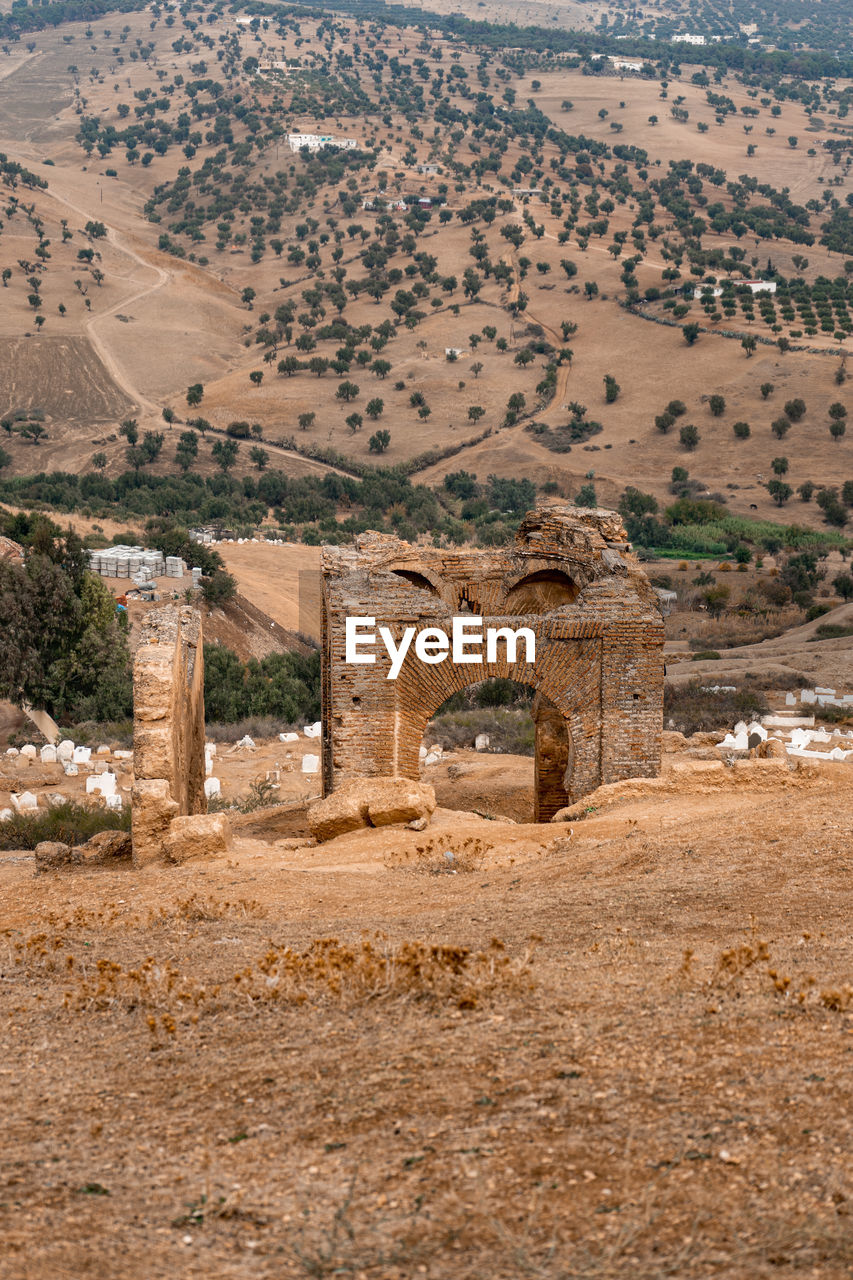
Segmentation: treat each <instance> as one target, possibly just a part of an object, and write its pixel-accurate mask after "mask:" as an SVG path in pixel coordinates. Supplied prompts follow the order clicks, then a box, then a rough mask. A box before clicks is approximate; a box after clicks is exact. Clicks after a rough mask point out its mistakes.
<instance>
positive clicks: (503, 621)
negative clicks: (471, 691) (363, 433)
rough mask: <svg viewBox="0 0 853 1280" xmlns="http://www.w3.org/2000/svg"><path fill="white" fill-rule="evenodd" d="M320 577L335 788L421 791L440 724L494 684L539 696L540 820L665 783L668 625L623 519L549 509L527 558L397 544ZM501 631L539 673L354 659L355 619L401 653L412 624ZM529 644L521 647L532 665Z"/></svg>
mask: <svg viewBox="0 0 853 1280" xmlns="http://www.w3.org/2000/svg"><path fill="white" fill-rule="evenodd" d="M321 572H322V579H323V601H322V608H323V614H322V660H323V667H322V691H323V789H324V794H325V795H328V794H329V793H331V792H332V791H333V790H334V789H335V787H337V786H339V785H340V784H341V783H342V782H344V781H346V780H349V779H351V778H357V777H376V776H388V775H399V776H402V777H407V778H417V777H418V771H419V760H418V755H419V749H420V746H421V742H422V740H423V736H424V732H425V730H426V727H427V724H428V722H429V720H430V718H431V717H432V716H433V715H434V714H435V712H436V711H437V710H438V708H439V707H440V706H441V705H442V703H443V702H445V701H446V699H447V698H449V697H450V695H451V694H452V693H455V692H456V691H457V690H461V689H463V688H465V687H466V686H467V685H470V684H474V683H477V682H479V681H481V680H486V679H489V678H491V677H495V676H503V677H507V678H509V679H511V680H515V681H517V682H518V683H520V684H526V685H529V686H530V687H531V688H532V689H533V690H534V691H535V695H536V696H535V698H534V702H533V716H534V720H535V722H536V784H535V818H536V820H537V821H542V822H544V821H547V820H548V819H549V818H551V817H552V816H553V815H554V814H555V813H556V812H557V810H558V809H560V808H562V807H563V806H564V805H566V804H571V803H573V802H574V801H576V800H578V799H580V798H581V797H582V796H584V795H587V794H589V792H590V791H593V790H594V789H595V788H596V787H598V786H600V785H601V784H602V783H605V782H616V781H618V780H620V779H622V778H636V777H653V776H655V775H656V774H657V773H658V772H659V770H660V750H661V729H662V705H663V676H664V665H663V643H664V628H663V622H662V619H661V614H660V608H659V605H658V601H657V597H656V595H655V592H654V590H653V589H652V587H651V586H650V584H649V582H648V579H647V578H646V576H645V574H644V573H643V571H642V569H641V568H640V566H639V564H638V563H637V561H636V560H635V558H634V557H633V556H632V555H631V554H630V547H629V544H628V540H627V536H626V533H625V529H624V526H623V524H622V521H621V519H620V517H619V516H618V515H617V514H616V513H614V512H612V511H604V510H589V509H587V508H583V507H573V506H567V505H559V506H558V505H547V506H541V507H537V508H536V509H535V510H534V511H531V512H530V513H529V514H528V515H527V516H526V517H525V518H524V520H523V521H522V523H521V525H520V527H519V530H518V534H517V536H516V542H515V545H514V546H511V547H505V548H499V549H495V550H485V551H479V550H477V551H472V550H460V551H443V550H441V549H438V548H435V547H422V546H414V545H411V544H409V543H407V542H402V541H400V540H399V539H397V538H394V537H391V536H388V535H387V534H378V533H367V534H363V535H361V536H360V537H359V538H357V540H356V542H355V545H354V546H347V547H324V548H323V552H322V561H321ZM466 613H468V614H475V615H477V616H481V617H482V618H483V630H484V631H485V629H486V628H487V627H512V628H513V629H517V628H519V627H522V626H524V627H529V628H530V629H531V630H532V631H533V632H534V634H535V636H536V660H535V663H533V664H526V663H523V662H518V663H514V664H510V663H508V662H507V661H506V649H505V645H504V644H503V643H501V644H500V645H499V649H498V661H496V662H494V663H486V662H485V661H484V662H483V663H482V664H473V665H470V666H462V665H457V664H454V663H453V661H452V659H451V657H450V656H448V657H447V659H446V660H445V661H444V662H442V663H440V664H437V665H434V666H430V665H427V664H425V663H422V662H421V661H420V660H419V659H418V658H417V656H416V655H415V653H414V645H412V647H411V649H410V651H409V653H408V654H407V655H406V658H405V660H404V662H403V666H402V669H401V671H400V674H399V676H398V678H397V679H396V680H388V679H387V674H388V669H389V667H390V659H389V657H388V655H387V653H386V651H385V648H384V646H383V645H382V644H381V642H380V643H377V645H376V646H375V648H374V649H373V650H372V651H373V652H374V653H375V654H376V662H375V664H373V665H359V666H356V665H352V664H347V663H346V662H345V661H344V656H345V633H344V627H345V622H346V618H347V617H352V616H368V617H374V618H375V619H376V626H377V628H378V627H379V626H387V627H389V629H390V630H391V632H392V633H393V635H394V637H395V640H399V638H400V636H401V635H402V633H403V631H404V629H405V628H406V627H407V626H415V627H417V628H418V629H421V628H423V627H426V626H435V627H441V628H442V629H443V630H444V631H446V632H447V633H448V634H450V632H451V630H452V619H453V617H454V616H457V615H461V614H466ZM524 653H525V648H524V644H523V641H522V642H520V644H519V648H518V654H519V656H522V655H524Z"/></svg>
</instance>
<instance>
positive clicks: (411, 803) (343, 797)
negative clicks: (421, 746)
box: [308, 778, 435, 842]
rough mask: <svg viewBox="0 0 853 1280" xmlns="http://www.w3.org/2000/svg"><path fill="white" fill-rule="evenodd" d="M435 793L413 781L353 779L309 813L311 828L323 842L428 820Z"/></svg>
mask: <svg viewBox="0 0 853 1280" xmlns="http://www.w3.org/2000/svg"><path fill="white" fill-rule="evenodd" d="M434 809H435V792H434V791H433V789H432V787H430V786H428V785H427V784H426V783H423V782H414V781H412V779H411V778H351V779H350V780H349V782H344V783H342V784H341V786H340V787H338V789H337V790H336V791H334V792H333V793H332V794H331V795H330V796H326V798H325V799H324V800H318V801H317V802H316V803H315V804H313V805H311V807H310V808H309V810H308V829H309V830H310V832H311V834H312V835H313V836H314V837H315V839H317V840H319V841H320V842H323V841H325V840H333V839H334V838H335V837H336V836H340V835H346V833H347V832H349V831H357V830H358V829H359V828H360V827H371V826H372V827H385V826H392V825H394V824H400V825H402V824H405V823H409V822H417V821H419V820H421V819H424V820H425V823H424V825H426V820H428V819H429V818H430V817H431V816H432V813H433V811H434Z"/></svg>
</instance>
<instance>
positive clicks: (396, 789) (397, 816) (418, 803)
mask: <svg viewBox="0 0 853 1280" xmlns="http://www.w3.org/2000/svg"><path fill="white" fill-rule="evenodd" d="M434 810H435V791H434V790H433V789H432V787H430V786H428V785H427V784H426V783H424V782H412V781H411V780H410V779H408V778H372V779H371V780H370V782H369V784H368V791H367V816H368V819H369V820H370V825H371V826H373V827H387V826H392V825H393V824H395V823H398V822H399V823H402V822H415V821H417V820H418V819H420V818H430V817H431V816H432V814H433V811H434Z"/></svg>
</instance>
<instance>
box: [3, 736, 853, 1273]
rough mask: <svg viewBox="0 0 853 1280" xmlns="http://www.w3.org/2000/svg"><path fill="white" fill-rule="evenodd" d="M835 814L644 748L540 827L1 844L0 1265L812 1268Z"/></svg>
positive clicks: (822, 1206) (832, 1269)
mask: <svg viewBox="0 0 853 1280" xmlns="http://www.w3.org/2000/svg"><path fill="white" fill-rule="evenodd" d="M484 792H485V793H486V794H487V787H484ZM851 821H853V789H851V786H850V773H849V770H847V771H845V766H837V767H836V768H835V769H827V768H821V769H820V770H818V769H807V770H800V771H798V772H789V771H788V770H787V767H786V766H784V765H782V766H781V767H779V766H774V765H771V764H769V763H768V764H764V763H763V762H761V763H760V764H759V763H755V764H749V765H739V766H738V767H737V768H735V769H733V770H723V769H718V770H717V772H716V773H714V772H713V771H709V770H708V767H707V765H703V764H702V763H700V762H685V763H684V764H682V765H680V766H679V764H678V761H677V760H676V761H675V762H674V764H673V767H671V768H670V769H669V770H668V772H667V773H666V774H665V775H664V778H663V779H662V781H661V782H660V783H659V784H656V785H653V786H651V787H649V786H638V785H636V784H629V785H627V786H626V787H625V788H624V789H623V790H622V791H621V793H620V791H619V790H617V793H616V795H611V796H610V798H609V799H605V797H603V796H600V797H593V798H591V800H590V812H589V813H588V814H587V816H586V817H585V818H584V819H582V820H576V821H574V822H573V823H572V824H571V828H570V827H569V826H567V825H564V824H563V825H552V826H547V827H532V826H524V825H511V824H506V823H498V822H489V821H486V820H483V819H481V818H477V817H475V816H474V815H471V814H461V813H458V812H452V811H446V810H439V811H437V813H436V815H435V817H434V819H433V824H432V826H431V828H429V829H428V830H427V831H426V832H423V833H421V834H416V833H413V832H409V831H405V830H396V829H386V830H384V831H379V832H375V831H364V832H359V833H355V834H353V835H350V836H346V837H343V838H341V839H339V840H337V841H335V842H332V843H330V844H327V845H325V846H322V847H320V848H311V847H306V846H305V845H304V844H302V845H301V846H300V842H299V841H298V840H296V841H293V840H291V841H289V842H286V841H281V842H279V843H278V844H275V843H269V842H267V841H265V840H264V839H263V838H262V836H263V828H262V827H260V826H259V827H256V828H254V829H253V828H248V829H244V830H243V832H242V833H241V838H240V840H239V841H238V843H237V848H236V851H235V852H234V853H233V855H231V856H229V857H227V858H222V859H218V860H214V861H208V862H203V863H195V864H187V865H185V866H183V867H180V868H176V867H151V868H149V869H147V870H144V871H141V872H133V871H130V870H122V871H118V870H115V871H112V870H111V871H103V870H102V871H97V872H96V871H88V872H80V873H76V874H73V875H66V876H63V877H59V876H45V877H39V878H38V879H34V878H33V862H32V857H31V856H28V855H27V856H25V855H14V854H6V855H2V861H0V884H2V899H3V902H4V908H3V920H2V924H3V931H2V942H3V947H2V953H0V954H2V962H0V1002H2V1010H0V1012H1V1013H2V1023H0V1025H2V1032H0V1036H2V1041H0V1044H2V1057H0V1099H1V1100H2V1107H3V1112H4V1115H5V1122H4V1144H3V1145H4V1160H3V1168H2V1172H1V1173H0V1276H2V1277H3V1280H54V1278H56V1280H59V1277H63V1278H65V1277H70V1276H74V1277H75V1278H77V1277H84V1276H85V1277H103V1278H104V1280H106V1278H107V1277H109V1278H110V1280H112V1278H113V1277H115V1276H117V1275H121V1276H122V1278H123V1280H137V1278H138V1280H156V1278H157V1277H165V1276H169V1277H173V1276H181V1277H191V1276H193V1277H205V1278H206V1280H207V1278H209V1277H212V1276H216V1277H223V1278H224V1277H231V1276H233V1277H240V1278H241V1280H243V1278H244V1277H276V1278H278V1277H281V1276H290V1275H293V1276H300V1277H301V1276H305V1277H315V1276H331V1275H341V1276H353V1277H370V1280H374V1278H376V1280H379V1278H380V1277H381V1280H390V1278H392V1277H393V1278H397V1280H404V1278H405V1280H410V1278H412V1280H415V1278H416V1277H420V1276H426V1277H441V1278H444V1277H453V1280H457V1278H459V1280H462V1278H466V1280H467V1278H468V1277H471V1278H472V1280H473V1278H476V1280H481V1278H482V1280H503V1278H504V1277H505V1278H506V1280H518V1278H519V1277H524V1276H531V1277H554V1278H555V1280H556V1277H560V1280H563V1278H565V1277H615V1276H625V1277H631V1278H632V1280H633V1278H635V1277H639V1278H645V1277H649V1280H651V1278H652V1277H654V1278H657V1277H663V1276H676V1277H685V1276H690V1277H691V1278H693V1277H706V1276H707V1277H711V1276H725V1277H738V1278H740V1277H744V1278H746V1277H749V1278H750V1280H753V1278H755V1277H769V1276H774V1277H803V1276H815V1277H821V1280H835V1278H836V1277H838V1278H840V1277H847V1276H850V1274H851V1270H853V1267H852V1266H851V1257H853V1248H852V1246H853V1220H851V1216H850V1213H851V1196H853V1186H851V1179H850V1161H849V1153H850V1150H851V1144H852V1143H853V1133H851V1120H850V1113H849V1108H848V1107H847V1105H846V1103H847V1099H848V1094H849V1087H848V1086H849V1078H850V1068H851V1054H853V1006H851V1004H850V998H851V967H853V949H851V941H850V933H849V919H850V909H851V896H850V895H851V875H850V872H851V845H850V829H851ZM294 845H296V847H293V846H294ZM448 853H452V854H453V861H452V862H451V860H450V859H448V858H447V857H446V855H447V854H448ZM329 939H338V942H331V941H329ZM318 940H326V941H318ZM496 940H497V941H496Z"/></svg>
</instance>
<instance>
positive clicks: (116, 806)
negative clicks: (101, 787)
mask: <svg viewBox="0 0 853 1280" xmlns="http://www.w3.org/2000/svg"><path fill="white" fill-rule="evenodd" d="M106 801H107V808H108V809H111V810H112V812H113V813H121V810H122V805H123V804H124V801H123V800H122V798H121V796H120V795H119V793H118V792H117V791H116V792H115V794H114V795H111V796H107V797H106Z"/></svg>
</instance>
